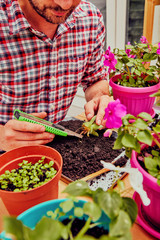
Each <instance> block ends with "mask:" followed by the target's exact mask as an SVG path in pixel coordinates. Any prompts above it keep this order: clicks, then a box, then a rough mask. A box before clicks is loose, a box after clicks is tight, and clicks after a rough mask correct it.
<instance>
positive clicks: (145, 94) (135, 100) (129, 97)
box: [109, 75, 160, 116]
mask: <svg viewBox="0 0 160 240" xmlns="http://www.w3.org/2000/svg"><path fill="white" fill-rule="evenodd" d="M119 77H120V75H116V76H114V77H112V78H111V79H110V82H109V84H110V86H111V87H112V91H113V97H114V99H115V100H116V99H119V100H120V102H121V103H122V104H124V105H125V106H126V107H127V113H130V114H132V115H134V116H137V114H139V113H141V112H147V113H149V114H151V113H152V107H153V104H154V102H155V97H150V95H151V94H153V93H155V92H157V91H158V89H159V88H160V83H158V84H156V85H154V86H151V87H143V88H134V87H124V86H120V85H118V84H116V83H115V82H116V81H117V79H118V78H119Z"/></svg>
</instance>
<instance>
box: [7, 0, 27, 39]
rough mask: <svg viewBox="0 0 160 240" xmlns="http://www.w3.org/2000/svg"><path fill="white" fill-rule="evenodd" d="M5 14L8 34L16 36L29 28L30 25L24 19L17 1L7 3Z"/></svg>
mask: <svg viewBox="0 0 160 240" xmlns="http://www.w3.org/2000/svg"><path fill="white" fill-rule="evenodd" d="M7 2H8V4H7V14H8V24H9V31H10V34H17V33H19V32H20V31H22V30H24V29H26V28H29V27H30V24H29V23H28V21H27V19H26V18H25V17H24V14H23V12H22V10H21V8H20V6H19V3H18V1H17V0H12V1H10V0H9V1H7Z"/></svg>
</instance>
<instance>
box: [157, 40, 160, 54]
mask: <svg viewBox="0 0 160 240" xmlns="http://www.w3.org/2000/svg"><path fill="white" fill-rule="evenodd" d="M158 47H159V48H158V49H157V54H158V55H160V42H159V43H158Z"/></svg>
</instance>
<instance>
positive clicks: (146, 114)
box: [138, 112, 153, 122]
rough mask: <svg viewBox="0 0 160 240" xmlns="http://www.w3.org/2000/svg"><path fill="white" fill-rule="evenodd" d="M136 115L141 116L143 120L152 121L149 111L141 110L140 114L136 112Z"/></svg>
mask: <svg viewBox="0 0 160 240" xmlns="http://www.w3.org/2000/svg"><path fill="white" fill-rule="evenodd" d="M138 117H141V118H143V119H145V120H148V121H150V122H152V121H153V119H152V117H151V115H150V114H149V113H146V112H141V113H140V114H138Z"/></svg>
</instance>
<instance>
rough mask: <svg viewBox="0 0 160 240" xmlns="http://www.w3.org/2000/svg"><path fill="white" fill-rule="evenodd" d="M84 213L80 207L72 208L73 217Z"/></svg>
mask: <svg viewBox="0 0 160 240" xmlns="http://www.w3.org/2000/svg"><path fill="white" fill-rule="evenodd" d="M83 214H84V212H83V209H82V208H81V207H75V208H74V216H75V217H79V218H80V217H82V216H83Z"/></svg>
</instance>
